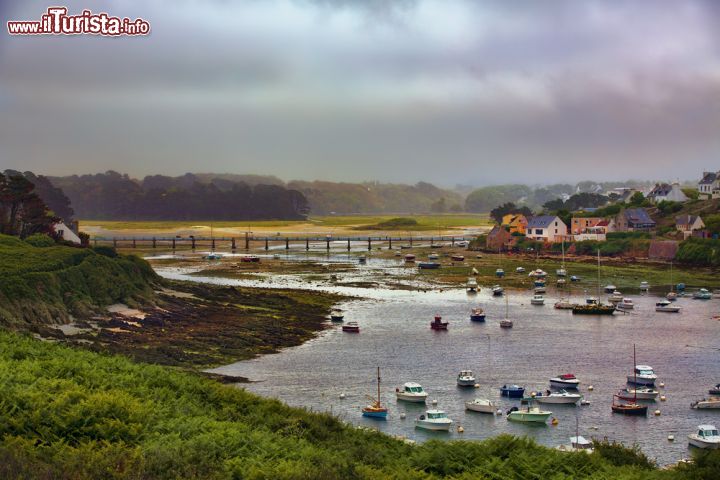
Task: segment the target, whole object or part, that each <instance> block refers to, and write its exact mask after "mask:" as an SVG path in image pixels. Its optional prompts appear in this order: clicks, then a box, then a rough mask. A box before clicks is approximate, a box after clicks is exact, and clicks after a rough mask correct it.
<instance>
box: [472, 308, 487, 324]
mask: <svg viewBox="0 0 720 480" xmlns="http://www.w3.org/2000/svg"><path fill="white" fill-rule="evenodd" d="M470 321H472V322H484V321H485V311H484V310H483V309H482V308H473V309H472V312H470Z"/></svg>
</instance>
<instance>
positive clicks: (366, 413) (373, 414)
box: [362, 409, 388, 420]
mask: <svg viewBox="0 0 720 480" xmlns="http://www.w3.org/2000/svg"><path fill="white" fill-rule="evenodd" d="M362 415H363V417H368V418H379V419H382V420H385V419H386V418H387V416H388V412H387V410H385V411H372V410H365V409H363V412H362Z"/></svg>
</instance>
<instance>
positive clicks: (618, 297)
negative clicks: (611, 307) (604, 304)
mask: <svg viewBox="0 0 720 480" xmlns="http://www.w3.org/2000/svg"><path fill="white" fill-rule="evenodd" d="M623 298H624V297H623V294H622V293H620V292H619V291H618V290H613V292H612V293H611V294H610V295H609V296H608V302H610V303H620V302H622V300H623Z"/></svg>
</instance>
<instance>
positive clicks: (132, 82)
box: [0, 0, 720, 184]
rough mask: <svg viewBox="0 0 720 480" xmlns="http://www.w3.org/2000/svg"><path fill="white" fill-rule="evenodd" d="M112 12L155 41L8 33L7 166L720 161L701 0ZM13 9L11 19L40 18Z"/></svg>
mask: <svg viewBox="0 0 720 480" xmlns="http://www.w3.org/2000/svg"><path fill="white" fill-rule="evenodd" d="M116 3H117V2H102V3H101V2H98V3H97V4H95V6H93V7H92V8H93V9H94V10H101V9H104V10H105V11H108V12H109V13H111V14H117V15H123V16H128V17H131V18H133V17H138V16H142V17H143V18H146V19H148V20H149V21H150V22H151V24H152V29H153V33H152V35H151V36H149V37H147V38H113V39H109V38H93V37H67V38H57V37H39V38H27V37H14V38H11V37H9V36H7V35H4V36H3V37H0V38H1V39H0V167H18V168H20V167H21V168H24V169H25V168H28V169H34V170H37V171H39V172H45V173H53V174H62V173H76V172H86V171H99V170H105V169H108V168H113V169H116V170H122V171H128V172H130V173H132V174H135V175H144V174H148V173H157V172H162V173H172V174H175V173H182V172H185V171H200V170H203V171H209V170H214V171H234V172H253V173H255V172H256V173H271V174H276V175H278V176H281V177H284V178H286V179H290V178H316V177H317V178H328V179H337V180H362V179H381V180H392V181H415V180H421V179H424V180H429V181H436V182H440V183H448V184H451V183H456V182H464V183H467V182H476V183H492V182H500V181H516V180H517V181H525V182H537V181H547V182H554V181H557V180H568V181H571V180H577V179H580V178H587V177H588V176H595V177H597V178H598V179H601V178H607V179H610V178H628V177H639V178H643V177H651V178H656V177H659V176H666V177H667V178H676V177H679V178H694V177H696V176H697V175H698V173H697V172H699V171H700V170H701V169H703V168H704V167H708V168H710V167H712V168H720V165H718V158H719V157H720V155H719V154H720V140H718V135H717V132H718V131H720V56H719V52H720V50H719V49H718V46H719V45H720V38H719V36H718V31H717V28H716V27H717V25H718V24H719V22H720V9H718V8H717V4H716V3H713V2H712V1H709V0H705V1H703V0H696V1H690V0H689V1H685V2H676V1H669V0H668V1H657V2H643V1H629V2H625V1H623V2H621V1H613V2H608V1H593V0H586V1H577V0H575V1H569V0H568V1H556V2H552V4H551V6H548V3H546V2H531V1H517V2H506V1H500V0H495V1H485V2H473V1H469V0H468V1H465V0H457V1H441V0H417V1H411V0H406V1H400V2H385V1H380V0H367V1H356V2H353V1H350V0H336V1H332V0H316V1H312V0H274V1H267V2H266V1H257V0H249V1H242V2H224V1H216V2H210V3H207V2H194V1H184V2H169V1H166V2H152V3H150V4H149V5H148V3H149V2H141V1H139V0H136V1H128V2H123V3H122V4H121V6H118V5H116ZM5 5H6V6H5V7H4V9H2V10H0V17H1V18H2V20H3V24H4V22H5V21H6V20H7V19H34V18H37V17H39V16H40V14H41V13H42V11H43V10H44V9H45V8H46V7H47V5H46V4H42V3H40V2H34V1H31V2H22V3H20V2H18V3H16V4H14V5H12V6H10V7H8V6H7V4H5ZM86 6H87V3H82V2H78V1H73V2H70V5H69V7H70V10H71V11H73V12H75V11H79V10H81V9H82V8H83V7H86ZM510 165H512V168H510V167H508V166H510ZM501 166H502V167H501ZM550 166H552V168H549V167H550Z"/></svg>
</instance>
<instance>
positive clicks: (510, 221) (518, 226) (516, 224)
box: [502, 213, 528, 235]
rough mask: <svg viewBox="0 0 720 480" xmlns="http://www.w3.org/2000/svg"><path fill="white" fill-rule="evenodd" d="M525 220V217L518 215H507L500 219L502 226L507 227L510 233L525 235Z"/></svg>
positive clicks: (526, 222)
mask: <svg viewBox="0 0 720 480" xmlns="http://www.w3.org/2000/svg"><path fill="white" fill-rule="evenodd" d="M527 224H528V221H527V218H525V215H522V214H518V213H509V214H507V215H504V216H503V218H502V225H503V226H506V227H508V230H509V231H510V233H520V234H523V235H525V231H526V230H527Z"/></svg>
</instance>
